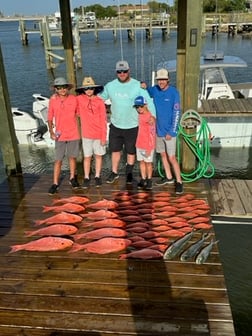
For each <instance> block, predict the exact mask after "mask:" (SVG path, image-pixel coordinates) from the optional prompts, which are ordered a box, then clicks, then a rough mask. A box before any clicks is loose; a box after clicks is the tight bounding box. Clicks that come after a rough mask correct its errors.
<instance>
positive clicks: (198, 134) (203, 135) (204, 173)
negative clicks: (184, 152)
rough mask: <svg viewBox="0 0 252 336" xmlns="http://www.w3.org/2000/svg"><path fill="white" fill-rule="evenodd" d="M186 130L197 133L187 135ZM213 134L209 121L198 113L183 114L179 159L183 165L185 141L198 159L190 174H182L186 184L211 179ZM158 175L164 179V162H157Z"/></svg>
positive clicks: (212, 169)
mask: <svg viewBox="0 0 252 336" xmlns="http://www.w3.org/2000/svg"><path fill="white" fill-rule="evenodd" d="M186 128H193V129H195V130H196V131H195V132H194V133H193V134H187V133H186V132H185V129H186ZM210 139H211V132H210V128H209V126H208V124H207V121H206V120H205V119H204V118H202V117H201V116H200V115H199V114H198V113H197V112H196V111H194V110H188V111H186V112H185V113H183V115H182V117H181V120H180V124H179V130H178V136H177V159H178V162H179V164H180V163H181V159H182V158H181V143H182V142H183V141H184V142H185V143H186V144H187V146H188V147H189V148H190V149H191V151H192V153H193V154H194V156H195V158H196V167H195V170H193V171H192V172H190V173H185V172H181V177H182V179H183V181H184V182H193V181H196V180H198V179H200V178H202V177H205V178H211V177H212V176H213V175H214V172H215V169H214V166H213V164H212V163H211V153H210ZM157 169H158V174H159V175H160V176H161V177H164V172H163V165H162V160H161V158H159V160H158V162H157Z"/></svg>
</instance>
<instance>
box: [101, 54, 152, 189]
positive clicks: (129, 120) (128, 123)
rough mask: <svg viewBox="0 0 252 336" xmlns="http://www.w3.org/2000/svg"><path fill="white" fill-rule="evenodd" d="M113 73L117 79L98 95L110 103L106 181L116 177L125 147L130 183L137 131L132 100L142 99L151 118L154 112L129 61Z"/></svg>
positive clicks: (150, 101)
mask: <svg viewBox="0 0 252 336" xmlns="http://www.w3.org/2000/svg"><path fill="white" fill-rule="evenodd" d="M115 70H116V75H117V78H116V79H114V80H112V81H111V82H109V83H107V84H106V85H105V86H104V90H103V92H102V93H101V94H100V96H101V97H102V98H103V99H104V100H108V99H109V100H110V102H111V119H110V120H111V124H110V130H109V149H110V151H111V153H112V157H111V159H112V170H111V173H110V175H109V176H108V178H107V181H106V182H107V183H113V182H114V181H115V180H117V179H118V178H119V174H118V167H119V163H120V159H121V151H122V149H123V148H124V149H125V151H126V154H127V165H126V183H127V184H131V183H132V181H133V175H132V172H133V167H134V163H135V156H136V155H135V154H136V147H135V144H136V138H137V132H138V113H137V111H136V109H135V108H134V107H133V105H134V100H135V98H136V97H137V96H143V97H144V98H145V99H146V101H147V104H148V106H149V109H150V111H151V113H152V115H153V116H154V117H155V116H156V111H155V107H154V104H153V101H152V99H151V98H150V96H149V94H148V92H147V91H146V90H144V89H142V88H141V86H140V82H139V81H138V80H136V79H134V78H131V77H130V68H129V64H128V62H126V61H123V60H122V61H118V62H117V63H116V69H115Z"/></svg>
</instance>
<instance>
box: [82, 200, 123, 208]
mask: <svg viewBox="0 0 252 336" xmlns="http://www.w3.org/2000/svg"><path fill="white" fill-rule="evenodd" d="M117 207H118V203H117V202H115V201H111V200H107V199H105V198H104V199H103V200H100V201H97V202H95V203H90V204H88V205H87V208H90V209H107V210H112V209H115V208H117Z"/></svg>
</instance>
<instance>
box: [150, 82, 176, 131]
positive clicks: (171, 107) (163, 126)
mask: <svg viewBox="0 0 252 336" xmlns="http://www.w3.org/2000/svg"><path fill="white" fill-rule="evenodd" d="M147 90H148V92H149V94H150V96H151V97H152V98H153V102H154V105H155V107H156V115H157V120H156V125H157V135H158V136H159V137H165V136H166V135H167V134H169V135H171V136H172V137H175V136H176V135H177V132H178V125H179V119H180V95H179V92H178V90H177V89H176V88H175V87H174V86H169V87H168V88H167V89H166V90H161V89H160V87H159V86H158V85H154V86H152V87H149V88H148V89H147Z"/></svg>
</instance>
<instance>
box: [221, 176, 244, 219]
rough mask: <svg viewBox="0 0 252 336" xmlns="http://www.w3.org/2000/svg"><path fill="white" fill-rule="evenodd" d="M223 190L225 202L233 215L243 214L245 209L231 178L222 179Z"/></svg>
mask: <svg viewBox="0 0 252 336" xmlns="http://www.w3.org/2000/svg"><path fill="white" fill-rule="evenodd" d="M222 185H223V190H224V192H225V195H226V199H227V202H228V204H229V206H230V208H231V209H232V214H233V215H235V216H239V215H245V214H246V212H245V209H244V207H243V204H242V202H241V199H240V197H239V194H238V193H237V190H236V188H235V184H234V182H233V180H222Z"/></svg>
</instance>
